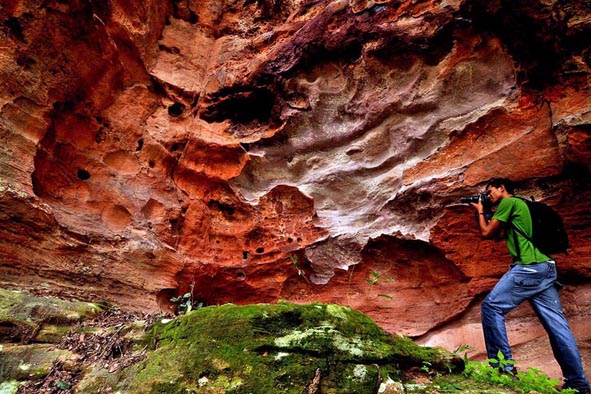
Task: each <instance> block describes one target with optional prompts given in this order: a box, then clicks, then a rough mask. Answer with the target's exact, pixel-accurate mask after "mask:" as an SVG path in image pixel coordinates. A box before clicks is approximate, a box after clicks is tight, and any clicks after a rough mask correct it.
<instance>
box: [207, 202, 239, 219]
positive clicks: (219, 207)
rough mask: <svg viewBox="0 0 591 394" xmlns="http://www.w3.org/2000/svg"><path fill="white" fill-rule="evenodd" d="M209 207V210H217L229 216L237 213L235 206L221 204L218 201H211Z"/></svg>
mask: <svg viewBox="0 0 591 394" xmlns="http://www.w3.org/2000/svg"><path fill="white" fill-rule="evenodd" d="M207 205H208V206H209V208H215V209H217V210H219V211H220V212H222V213H225V214H227V215H228V216H232V215H234V212H235V211H236V209H235V208H234V207H233V206H231V205H228V204H224V203H221V202H219V201H216V200H209V204H207Z"/></svg>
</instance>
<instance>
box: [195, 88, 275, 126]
mask: <svg viewBox="0 0 591 394" xmlns="http://www.w3.org/2000/svg"><path fill="white" fill-rule="evenodd" d="M274 104H275V96H274V95H273V93H272V92H271V91H269V90H267V89H255V90H252V91H247V92H234V93H228V94H227V95H226V96H223V97H218V101H217V103H215V104H212V105H211V106H209V107H208V108H206V109H205V111H204V112H203V114H202V118H203V119H204V120H206V121H208V122H223V121H224V120H227V119H230V120H232V121H234V122H236V123H242V124H246V123H250V122H252V121H255V120H258V121H260V122H268V121H269V119H270V118H271V114H272V113H273V105H274Z"/></svg>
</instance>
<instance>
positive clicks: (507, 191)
mask: <svg viewBox="0 0 591 394" xmlns="http://www.w3.org/2000/svg"><path fill="white" fill-rule="evenodd" d="M486 193H487V194H488V197H489V198H490V200H491V201H492V203H493V204H497V203H498V202H499V201H501V200H502V199H503V198H505V197H510V196H512V195H513V193H514V188H513V182H511V181H510V180H509V179H507V178H492V179H491V180H490V181H488V183H487V185H486Z"/></svg>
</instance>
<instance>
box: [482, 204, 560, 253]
mask: <svg viewBox="0 0 591 394" xmlns="http://www.w3.org/2000/svg"><path fill="white" fill-rule="evenodd" d="M493 219H497V220H498V221H499V222H503V223H505V224H506V225H505V240H506V242H507V248H508V249H509V253H510V254H511V257H512V258H513V263H515V264H531V263H541V262H544V261H548V260H551V258H550V257H548V256H546V255H545V254H543V253H542V252H540V251H539V250H538V249H537V248H536V247H535V246H534V245H533V244H532V243H531V242H530V241H529V240H527V238H525V237H524V236H523V235H521V234H519V232H517V231H515V229H514V228H513V226H512V225H511V223H513V224H514V225H515V226H517V227H518V228H519V229H520V230H521V231H523V232H524V233H525V234H527V235H528V236H529V237H531V234H532V221H531V215H530V213H529V208H528V207H527V204H526V203H525V201H523V200H521V199H519V198H516V197H506V198H503V199H502V200H501V202H500V203H499V206H498V207H497V211H496V212H495V214H494V215H493ZM515 235H517V242H518V244H519V251H520V256H517V248H516V247H515Z"/></svg>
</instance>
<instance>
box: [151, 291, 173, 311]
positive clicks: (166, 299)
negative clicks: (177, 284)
mask: <svg viewBox="0 0 591 394" xmlns="http://www.w3.org/2000/svg"><path fill="white" fill-rule="evenodd" d="M177 293H178V290H177V289H173V288H168V289H162V290H160V291H159V292H158V294H156V303H157V304H158V307H159V308H160V310H161V311H163V312H171V311H172V310H173V309H174V306H175V305H174V303H173V302H172V301H170V299H171V298H172V297H176V295H177Z"/></svg>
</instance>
